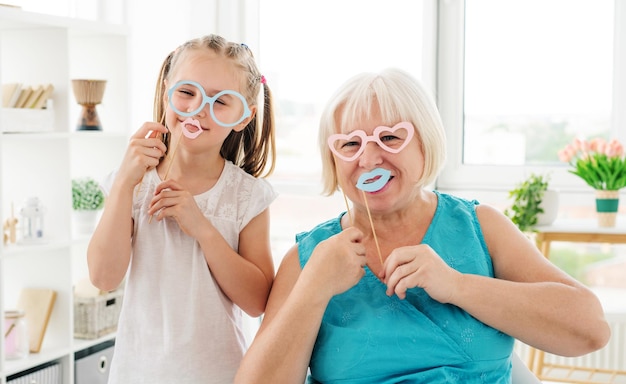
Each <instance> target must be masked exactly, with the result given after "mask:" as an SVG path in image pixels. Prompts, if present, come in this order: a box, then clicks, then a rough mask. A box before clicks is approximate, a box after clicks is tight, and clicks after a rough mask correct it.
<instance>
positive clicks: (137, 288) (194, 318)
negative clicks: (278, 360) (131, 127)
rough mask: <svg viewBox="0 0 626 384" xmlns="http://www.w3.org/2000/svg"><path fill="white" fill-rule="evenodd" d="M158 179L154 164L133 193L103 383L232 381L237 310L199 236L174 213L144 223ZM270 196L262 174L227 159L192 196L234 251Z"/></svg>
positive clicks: (238, 343)
mask: <svg viewBox="0 0 626 384" xmlns="http://www.w3.org/2000/svg"><path fill="white" fill-rule="evenodd" d="M113 177H114V174H111V175H110V177H109V178H108V179H107V181H106V182H105V183H104V184H105V185H104V188H105V190H107V191H108V190H109V189H110V187H111V185H112V181H113ZM160 182H161V180H160V179H159V176H158V174H157V172H156V170H151V171H149V172H148V173H146V175H145V176H144V180H143V181H142V183H141V184H140V185H138V186H137V188H136V191H135V196H134V198H133V212H132V216H133V219H134V237H133V239H132V242H133V254H132V258H131V264H130V267H129V271H128V275H127V282H126V288H125V292H124V298H123V304H122V312H121V315H120V320H119V325H118V332H117V338H116V343H115V344H116V345H115V351H114V355H113V361H112V364H111V371H110V374H109V383H110V384H138V383H150V384H156V383H167V384H170V383H176V384H185V383H189V384H199V383H202V384H210V383H215V384H224V383H232V382H233V378H234V375H235V373H236V371H237V368H238V367H239V363H240V361H241V358H242V356H243V353H244V351H245V348H246V345H245V344H246V342H245V338H244V334H243V330H242V311H241V310H240V309H239V308H238V307H237V306H236V305H234V304H233V303H232V302H231V301H230V300H229V299H228V298H227V297H226V296H225V295H224V294H223V293H222V291H221V290H220V288H219V286H218V284H217V282H216V281H215V280H214V279H213V276H212V274H211V271H210V270H209V267H208V265H207V263H206V260H205V258H204V254H203V253H202V251H201V249H200V246H199V244H198V242H197V241H196V240H195V239H193V238H191V237H189V236H187V235H186V234H185V233H183V231H181V230H180V228H179V226H178V224H177V223H176V221H175V220H174V219H171V218H168V219H165V220H162V221H158V220H154V219H153V220H152V221H151V222H150V223H148V220H149V216H148V214H147V213H146V211H147V209H148V204H149V202H150V200H151V198H152V194H153V192H154V190H155V187H156V186H157V184H158V183H160ZM276 196H277V194H276V193H275V192H274V190H273V188H272V186H271V185H270V184H269V183H268V182H267V181H266V180H264V179H257V178H254V177H252V176H250V175H249V174H247V173H245V172H244V171H243V170H242V169H240V168H238V167H236V166H235V165H234V164H233V163H231V162H228V161H227V162H226V164H225V166H224V170H223V171H222V174H221V175H220V178H219V179H218V181H217V183H216V184H215V186H214V187H213V188H211V189H210V190H209V191H206V192H204V193H202V194H199V195H197V196H195V197H194V198H195V200H196V202H197V204H198V206H199V207H200V210H202V212H204V215H205V216H206V217H207V218H209V219H210V220H211V222H212V223H213V225H214V226H215V227H216V228H217V230H218V231H219V232H220V233H221V234H222V236H223V237H224V239H226V241H227V242H228V244H230V246H231V247H232V248H233V249H234V250H237V249H238V244H239V233H240V232H241V230H242V229H243V228H244V227H245V226H246V225H247V224H248V223H249V222H250V220H251V219H252V218H254V217H255V216H257V215H258V214H259V213H261V212H262V211H263V210H265V209H266V208H267V207H268V206H269V205H270V203H271V202H272V201H273V200H274V199H275V198H276ZM111 241H118V240H116V239H111Z"/></svg>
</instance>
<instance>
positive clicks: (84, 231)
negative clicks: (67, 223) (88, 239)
mask: <svg viewBox="0 0 626 384" xmlns="http://www.w3.org/2000/svg"><path fill="white" fill-rule="evenodd" d="M100 212H101V210H96V211H89V210H76V211H72V228H73V232H74V236H77V237H80V236H90V235H91V234H92V233H93V231H94V229H96V224H97V223H98V220H99V218H100Z"/></svg>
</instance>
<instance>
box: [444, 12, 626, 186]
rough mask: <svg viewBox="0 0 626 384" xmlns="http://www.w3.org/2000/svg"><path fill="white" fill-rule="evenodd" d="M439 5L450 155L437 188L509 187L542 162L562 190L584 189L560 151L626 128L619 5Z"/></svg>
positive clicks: (618, 135) (445, 116)
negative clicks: (621, 111)
mask: <svg viewBox="0 0 626 384" xmlns="http://www.w3.org/2000/svg"><path fill="white" fill-rule="evenodd" d="M440 6H441V17H440V22H441V26H440V32H441V35H440V37H439V48H440V53H441V55H440V57H439V63H440V67H439V71H440V72H439V82H440V83H439V85H440V87H439V95H440V99H439V105H440V108H441V110H442V114H443V115H444V116H443V117H444V122H445V125H446V127H447V129H448V137H449V142H450V149H449V155H450V156H449V161H448V166H447V168H446V170H445V171H444V174H443V175H442V177H441V178H440V180H439V183H438V186H439V187H442V188H446V187H448V188H454V189H456V188H471V187H472V186H480V187H482V188H484V187H498V186H500V187H505V188H510V186H511V185H513V184H514V183H516V182H518V181H519V180H521V179H522V178H523V175H524V174H526V173H528V172H530V171H531V170H537V169H540V172H542V173H546V172H550V173H552V174H553V177H552V179H553V182H554V183H556V184H559V185H560V186H562V187H566V188H572V187H573V188H582V187H584V185H583V184H582V183H581V182H580V180H578V179H576V178H575V177H573V176H571V175H569V174H567V172H566V171H565V168H566V167H565V164H560V163H559V161H558V157H557V152H558V150H559V149H561V148H562V147H563V146H565V144H567V143H568V142H570V141H571V139H572V138H574V137H581V136H584V137H593V136H598V135H601V136H604V137H606V138H609V137H616V136H617V137H620V135H623V133H622V132H619V130H618V129H617V128H618V126H619V125H618V124H617V121H618V118H621V119H623V117H619V116H617V114H616V113H617V111H615V110H614V108H613V106H614V105H618V104H616V103H618V100H619V92H616V90H615V89H613V86H614V85H615V86H620V85H619V84H618V83H616V82H615V79H616V78H617V77H618V76H620V73H619V71H620V69H619V67H618V66H617V63H618V62H619V61H618V60H619V54H618V53H619V51H616V52H615V53H614V47H618V44H617V42H618V41H620V39H623V38H622V37H621V36H619V35H615V39H614V34H615V32H614V20H615V18H616V15H617V16H619V12H620V11H619V9H618V8H616V7H617V6H618V2H615V1H614V0H549V1H545V0H472V1H466V2H463V1H462V0H456V1H455V0H452V1H442V2H441V3H440ZM621 13H624V11H621ZM614 40H615V41H614ZM461 42H462V43H461ZM622 45H623V43H622ZM614 54H615V56H614ZM614 68H615V70H614ZM622 76H623V74H622ZM621 86H622V87H623V86H624V85H623V84H622V85H621ZM621 93H622V94H623V93H624V91H621ZM622 97H623V96H622ZM494 176H497V177H494ZM500 176H501V177H500ZM568 176H569V177H568Z"/></svg>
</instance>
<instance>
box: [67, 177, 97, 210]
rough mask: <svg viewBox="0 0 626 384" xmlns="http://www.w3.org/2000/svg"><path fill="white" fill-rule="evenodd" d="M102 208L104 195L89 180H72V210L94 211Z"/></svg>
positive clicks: (94, 183) (95, 183)
mask: <svg viewBox="0 0 626 384" xmlns="http://www.w3.org/2000/svg"><path fill="white" fill-rule="evenodd" d="M102 207H104V193H103V192H102V189H100V186H99V185H98V183H97V182H96V181H95V180H94V179H92V178H90V177H83V178H79V179H72V208H73V209H74V210H77V211H95V210H98V209H102Z"/></svg>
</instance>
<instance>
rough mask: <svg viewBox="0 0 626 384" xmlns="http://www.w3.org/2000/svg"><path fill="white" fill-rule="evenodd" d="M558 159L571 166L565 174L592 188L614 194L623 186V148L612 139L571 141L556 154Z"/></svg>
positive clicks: (625, 169)
mask: <svg viewBox="0 0 626 384" xmlns="http://www.w3.org/2000/svg"><path fill="white" fill-rule="evenodd" d="M559 159H560V160H561V161H563V162H566V163H569V164H571V165H572V166H573V167H574V169H570V170H569V172H570V173H572V174H574V175H576V176H578V177H580V178H581V179H583V180H584V181H585V182H586V183H587V184H588V185H589V186H590V187H592V188H593V189H596V190H606V191H617V190H620V189H622V188H624V187H625V186H626V156H625V154H624V146H623V145H622V143H620V142H619V141H618V140H616V139H612V140H611V141H609V142H607V141H606V140H604V139H602V138H595V139H593V140H591V141H587V140H584V139H575V140H574V141H573V142H572V143H571V144H568V145H567V146H565V148H563V149H562V150H560V151H559Z"/></svg>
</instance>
